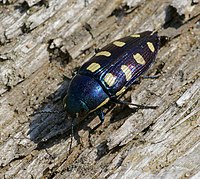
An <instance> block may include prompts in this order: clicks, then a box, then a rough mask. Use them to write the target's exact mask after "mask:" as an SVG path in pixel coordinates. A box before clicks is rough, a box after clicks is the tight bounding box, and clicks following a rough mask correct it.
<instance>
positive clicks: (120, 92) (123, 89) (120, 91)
mask: <svg viewBox="0 0 200 179" xmlns="http://www.w3.org/2000/svg"><path fill="white" fill-rule="evenodd" d="M124 91H126V87H123V88H122V89H120V90H119V91H118V92H117V93H116V96H119V95H120V94H122V93H123V92H124Z"/></svg>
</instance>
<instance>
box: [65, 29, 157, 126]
mask: <svg viewBox="0 0 200 179" xmlns="http://www.w3.org/2000/svg"><path fill="white" fill-rule="evenodd" d="M159 48H160V37H159V36H158V35H157V33H156V32H152V31H146V32H142V33H138V34H133V35H130V36H127V37H124V38H122V39H119V40H116V41H114V42H112V43H110V44H108V45H107V46H105V47H104V48H102V49H101V51H99V52H98V53H97V54H96V55H95V56H93V57H92V58H91V59H90V60H89V61H87V62H86V63H85V64H83V66H82V67H81V68H80V69H79V71H78V73H77V75H76V76H75V77H74V78H73V79H72V81H71V83H70V86H69V89H68V93H67V95H66V96H65V98H64V106H65V109H66V111H67V114H68V115H69V116H71V117H72V118H76V117H78V118H85V117H86V116H87V115H88V114H89V113H91V112H95V113H96V114H97V115H98V116H99V118H100V120H101V122H103V121H104V114H103V112H102V110H101V107H102V106H104V105H105V104H106V103H107V102H108V101H110V100H111V101H113V100H115V101H117V98H118V97H119V96H120V95H121V94H123V93H124V92H125V90H126V89H127V88H128V87H130V86H131V85H132V84H133V83H134V82H135V81H136V79H137V78H138V77H139V76H141V75H142V74H143V73H144V72H146V70H147V69H148V68H149V67H150V66H151V64H152V63H153V61H154V60H155V57H156V54H157V52H158V50H159ZM122 103H123V102H122ZM136 106H140V105H136Z"/></svg>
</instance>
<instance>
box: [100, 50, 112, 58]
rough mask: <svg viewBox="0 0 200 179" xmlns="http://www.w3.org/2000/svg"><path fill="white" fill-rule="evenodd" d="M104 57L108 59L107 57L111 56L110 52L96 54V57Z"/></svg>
mask: <svg viewBox="0 0 200 179" xmlns="http://www.w3.org/2000/svg"><path fill="white" fill-rule="evenodd" d="M101 55H102V56H106V57H109V56H111V53H110V52H108V51H101V52H98V53H97V54H96V56H101Z"/></svg>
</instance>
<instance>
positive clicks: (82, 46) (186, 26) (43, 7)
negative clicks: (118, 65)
mask: <svg viewBox="0 0 200 179" xmlns="http://www.w3.org/2000/svg"><path fill="white" fill-rule="evenodd" d="M0 12H1V13H0V24H1V25H0V166H1V167H0V178H26V179H28V178H45V177H46V178H55V179H56V178H200V140H199V139H200V125H199V124H200V117H199V116H200V107H199V106H200V105H199V96H200V91H199V89H200V78H199V74H200V67H199V66H200V65H199V64H200V58H199V57H200V49H199V47H200V21H199V19H200V13H199V12H200V7H199V1H189V0H180V1H179V0H177V1H173V0H169V1H166V0H164V1H159V0H151V1H146V0H138V1H134V0H132V1H131V0H117V1H115V0H109V1H107V0H100V1H94V0H88V1H84V0H77V1H74V0H57V1H55V0H51V1H46V0H43V1H39V0H35V1H33V0H26V1H24V0H19V1H16V0H1V1H0ZM145 30H157V31H158V32H159V34H160V35H166V36H168V37H169V39H168V42H167V43H166V44H165V45H164V46H163V47H162V48H161V49H160V51H159V53H158V56H157V58H156V62H155V64H153V65H152V67H151V69H150V70H149V71H148V72H147V74H146V75H159V78H158V79H143V80H141V82H140V84H139V85H135V86H133V87H132V88H131V89H130V90H128V91H127V92H126V94H125V95H124V96H123V97H122V99H123V100H130V98H131V101H132V102H134V103H137V104H145V105H156V106H159V107H158V108H157V109H156V110H153V109H147V110H145V109H138V110H134V109H131V107H130V108H129V107H127V106H119V105H117V106H112V105H107V106H106V108H105V112H106V119H105V122H104V123H103V125H101V126H97V125H98V124H99V123H100V121H99V119H98V117H96V116H94V115H90V116H89V117H88V118H87V119H86V120H84V121H81V122H80V121H76V124H77V125H76V127H75V134H74V138H73V142H72V148H71V150H69V147H70V141H71V138H70V133H71V123H70V122H71V121H68V120H67V118H66V114H65V113H53V114H38V115H33V116H32V114H33V113H35V112H37V111H41V110H47V111H55V110H57V111H61V110H63V104H62V98H63V96H64V95H65V94H66V92H67V88H68V85H69V82H70V79H71V77H72V76H73V73H74V71H75V69H76V67H80V66H81V64H83V63H84V62H85V61H86V60H88V59H89V58H91V57H92V56H93V55H94V54H95V49H98V48H102V47H103V46H104V45H106V44H108V43H109V42H111V41H113V40H115V39H118V38H120V37H124V36H127V35H130V34H133V33H136V32H142V31H145ZM96 126H97V127H96Z"/></svg>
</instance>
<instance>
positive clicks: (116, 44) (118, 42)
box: [113, 40, 126, 47]
mask: <svg viewBox="0 0 200 179" xmlns="http://www.w3.org/2000/svg"><path fill="white" fill-rule="evenodd" d="M113 44H114V45H115V46H117V47H123V46H124V45H125V44H126V43H125V42H121V41H118V40H117V41H115V42H113Z"/></svg>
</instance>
